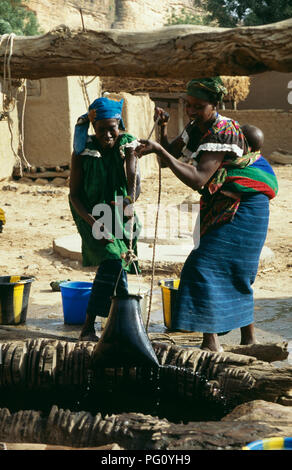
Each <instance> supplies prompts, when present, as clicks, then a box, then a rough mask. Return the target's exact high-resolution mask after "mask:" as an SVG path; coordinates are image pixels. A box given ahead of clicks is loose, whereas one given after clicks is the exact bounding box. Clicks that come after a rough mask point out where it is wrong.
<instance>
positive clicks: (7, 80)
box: [0, 33, 31, 176]
mask: <svg viewBox="0 0 292 470" xmlns="http://www.w3.org/2000/svg"><path fill="white" fill-rule="evenodd" d="M15 36H16V35H15V34H14V33H11V34H3V35H2V36H1V38H0V46H1V45H2V42H3V41H4V39H6V47H5V53H4V63H3V95H2V96H3V98H2V110H3V113H2V115H3V116H7V123H8V129H9V132H10V146H11V150H12V152H13V155H14V157H15V159H16V161H17V162H18V165H19V168H20V176H22V175H23V171H22V164H23V163H24V166H26V167H27V168H30V167H31V165H30V164H29V162H28V161H27V159H26V157H25V153H24V111H25V106H26V100H27V88H26V80H22V81H21V85H20V86H19V87H18V88H17V90H16V93H15V96H13V93H12V90H13V87H12V80H11V67H10V62H11V58H12V55H13V45H14V37H15ZM8 51H9V52H8ZM21 89H24V101H23V107H22V115H21V135H19V143H20V148H21V157H20V156H19V155H18V153H17V152H16V151H15V149H14V145H13V128H12V127H13V120H12V118H11V116H10V113H11V112H12V111H13V110H14V108H15V105H16V101H17V95H18V93H19V91H20V90H21ZM4 94H5V95H6V96H5V98H4Z"/></svg>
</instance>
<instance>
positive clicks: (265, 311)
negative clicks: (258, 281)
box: [255, 298, 292, 341]
mask: <svg viewBox="0 0 292 470" xmlns="http://www.w3.org/2000/svg"><path fill="white" fill-rule="evenodd" d="M255 320H256V321H255V326H256V327H258V328H261V329H262V330H265V331H270V332H272V333H276V334H278V335H280V336H283V338H284V339H286V340H288V341H290V340H292V299H290V298H287V299H263V300H260V299H259V300H256V301H255Z"/></svg>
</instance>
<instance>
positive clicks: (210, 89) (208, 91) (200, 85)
mask: <svg viewBox="0 0 292 470" xmlns="http://www.w3.org/2000/svg"><path fill="white" fill-rule="evenodd" d="M227 93H228V92H227V90H226V88H225V86H224V85H223V82H222V80H221V78H220V77H211V78H198V79H196V78H194V79H193V80H191V81H190V82H189V83H188V84H187V95H190V96H195V97H196V98H199V99H201V100H204V101H211V102H212V103H213V102H218V101H219V102H220V101H222V99H223V97H224V95H227Z"/></svg>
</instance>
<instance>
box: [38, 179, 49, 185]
mask: <svg viewBox="0 0 292 470" xmlns="http://www.w3.org/2000/svg"><path fill="white" fill-rule="evenodd" d="M35 184H38V185H40V186H45V185H46V184H49V181H48V180H47V179H45V178H37V179H36V180H35Z"/></svg>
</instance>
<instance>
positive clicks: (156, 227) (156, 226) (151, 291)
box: [146, 160, 161, 331]
mask: <svg viewBox="0 0 292 470" xmlns="http://www.w3.org/2000/svg"><path fill="white" fill-rule="evenodd" d="M158 165H159V173H158V200H157V211H156V220H155V232H154V243H153V252H152V272H151V287H150V297H149V307H148V314H147V322H146V331H148V327H149V322H150V314H151V306H152V294H153V283H154V275H155V254H156V242H157V230H158V216H159V209H160V199H161V163H160V160H158Z"/></svg>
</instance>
